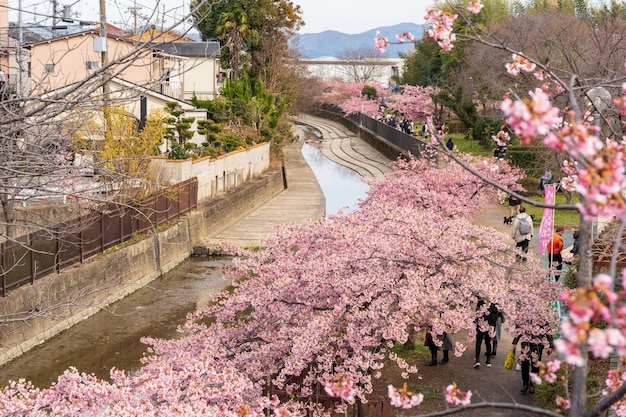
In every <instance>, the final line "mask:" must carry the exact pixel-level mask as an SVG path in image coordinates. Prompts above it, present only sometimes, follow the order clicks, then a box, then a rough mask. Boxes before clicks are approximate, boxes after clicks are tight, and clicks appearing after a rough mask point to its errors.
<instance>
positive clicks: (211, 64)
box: [183, 57, 219, 100]
mask: <svg viewBox="0 0 626 417" xmlns="http://www.w3.org/2000/svg"><path fill="white" fill-rule="evenodd" d="M218 75H219V61H218V60H217V59H216V58H199V57H190V58H187V60H185V61H184V63H183V77H184V78H185V85H184V92H183V95H184V99H185V100H191V98H192V97H193V95H194V94H195V95H196V97H197V98H199V99H200V100H213V99H214V98H215V97H217V95H218V91H217V76H218Z"/></svg>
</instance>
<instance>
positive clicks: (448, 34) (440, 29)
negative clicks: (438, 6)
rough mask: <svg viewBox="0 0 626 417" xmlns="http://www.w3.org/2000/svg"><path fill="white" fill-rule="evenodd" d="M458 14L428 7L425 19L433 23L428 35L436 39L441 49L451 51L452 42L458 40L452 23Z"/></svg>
mask: <svg viewBox="0 0 626 417" xmlns="http://www.w3.org/2000/svg"><path fill="white" fill-rule="evenodd" d="M457 17H458V15H456V14H452V13H449V12H446V11H442V10H434V9H428V10H427V11H426V16H424V20H425V21H426V22H429V23H431V25H432V26H431V28H430V29H428V36H429V37H430V38H432V39H433V40H434V41H436V42H437V43H438V44H439V46H440V47H441V49H443V50H444V51H449V50H450V49H452V46H453V45H452V42H454V41H455V40H456V35H455V34H454V33H453V32H452V24H453V23H454V21H455V20H456V19H457Z"/></svg>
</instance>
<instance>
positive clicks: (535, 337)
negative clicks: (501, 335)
mask: <svg viewBox="0 0 626 417" xmlns="http://www.w3.org/2000/svg"><path fill="white" fill-rule="evenodd" d="M535 328H542V329H545V328H546V326H538V327H535ZM520 340H521V342H522V343H521V347H522V352H521V355H520V360H521V365H522V389H521V392H522V394H526V393H527V392H530V393H531V394H532V393H534V392H535V387H534V385H533V382H532V380H531V379H530V372H531V370H532V372H533V373H537V372H539V366H538V363H539V362H541V357H542V355H543V349H544V346H545V345H546V344H547V345H548V349H547V353H548V355H550V354H551V353H552V350H553V349H554V344H553V339H552V335H550V334H549V333H548V332H547V331H546V332H544V333H542V334H531V335H527V334H519V335H517V336H515V338H514V339H513V351H515V349H516V347H517V344H518V343H519V342H520Z"/></svg>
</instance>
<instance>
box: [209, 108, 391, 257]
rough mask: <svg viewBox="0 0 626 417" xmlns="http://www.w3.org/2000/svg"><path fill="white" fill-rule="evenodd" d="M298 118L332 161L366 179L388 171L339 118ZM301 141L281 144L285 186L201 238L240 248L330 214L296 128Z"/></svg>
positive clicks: (383, 160) (378, 155)
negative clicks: (283, 228)
mask: <svg viewBox="0 0 626 417" xmlns="http://www.w3.org/2000/svg"><path fill="white" fill-rule="evenodd" d="M297 123H303V124H307V125H309V126H311V127H313V128H315V129H316V130H318V131H319V132H320V133H321V135H322V138H321V141H322V153H323V154H324V156H326V157H327V158H329V159H330V160H332V161H334V162H336V163H338V164H340V165H344V166H346V167H348V168H350V169H352V170H354V171H356V172H358V173H359V174H360V175H361V176H363V177H365V178H381V177H382V176H383V175H384V173H385V172H387V171H388V170H389V168H387V166H386V165H387V164H388V163H389V162H390V161H389V160H388V159H387V158H386V157H385V156H384V155H383V154H382V153H380V152H379V151H377V150H376V149H374V148H372V147H371V146H369V145H368V144H367V143H366V142H365V141H363V140H362V139H360V138H358V137H356V136H355V135H354V134H353V133H352V132H350V131H349V130H348V129H347V128H345V127H344V126H343V125H341V124H340V123H337V122H333V121H330V120H326V119H321V118H317V117H313V116H308V115H302V116H299V117H298V118H297ZM295 133H297V134H298V140H297V141H295V142H293V143H289V144H286V145H285V146H284V148H283V154H284V166H285V176H286V179H287V189H285V191H283V192H282V193H280V194H279V195H278V196H276V197H275V198H273V199H272V200H270V201H268V202H267V203H266V204H264V205H263V206H261V207H260V208H258V209H256V210H254V211H252V212H251V213H249V214H248V215H247V216H245V217H244V218H243V219H241V220H239V221H237V222H236V223H235V224H232V225H230V226H229V227H227V228H226V229H224V230H222V231H220V232H219V233H217V234H215V235H214V236H209V237H208V238H207V239H205V240H204V241H203V242H202V243H203V244H205V245H208V246H218V245H220V244H221V243H222V242H224V243H229V244H233V245H236V246H239V247H242V248H254V247H257V246H259V244H260V241H261V240H262V239H263V238H264V237H266V236H268V235H271V234H273V233H274V230H275V227H276V225H279V224H285V223H290V224H305V223H306V222H307V221H308V220H318V219H320V218H323V217H325V215H326V199H325V198H324V193H323V192H322V190H321V188H320V186H319V184H318V182H317V180H316V179H315V174H314V173H313V171H312V170H311V168H310V167H309V166H308V164H307V162H306V161H305V159H304V157H303V156H302V152H301V149H302V146H303V144H304V142H305V134H304V132H303V131H302V130H301V129H295Z"/></svg>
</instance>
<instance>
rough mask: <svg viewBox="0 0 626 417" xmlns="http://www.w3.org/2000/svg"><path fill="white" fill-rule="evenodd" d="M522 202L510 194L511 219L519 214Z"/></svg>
mask: <svg viewBox="0 0 626 417" xmlns="http://www.w3.org/2000/svg"><path fill="white" fill-rule="evenodd" d="M521 204H522V202H521V201H520V200H519V198H517V197H515V196H514V195H513V194H509V215H510V216H511V217H513V216H515V215H518V214H519V208H520V205H521Z"/></svg>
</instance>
